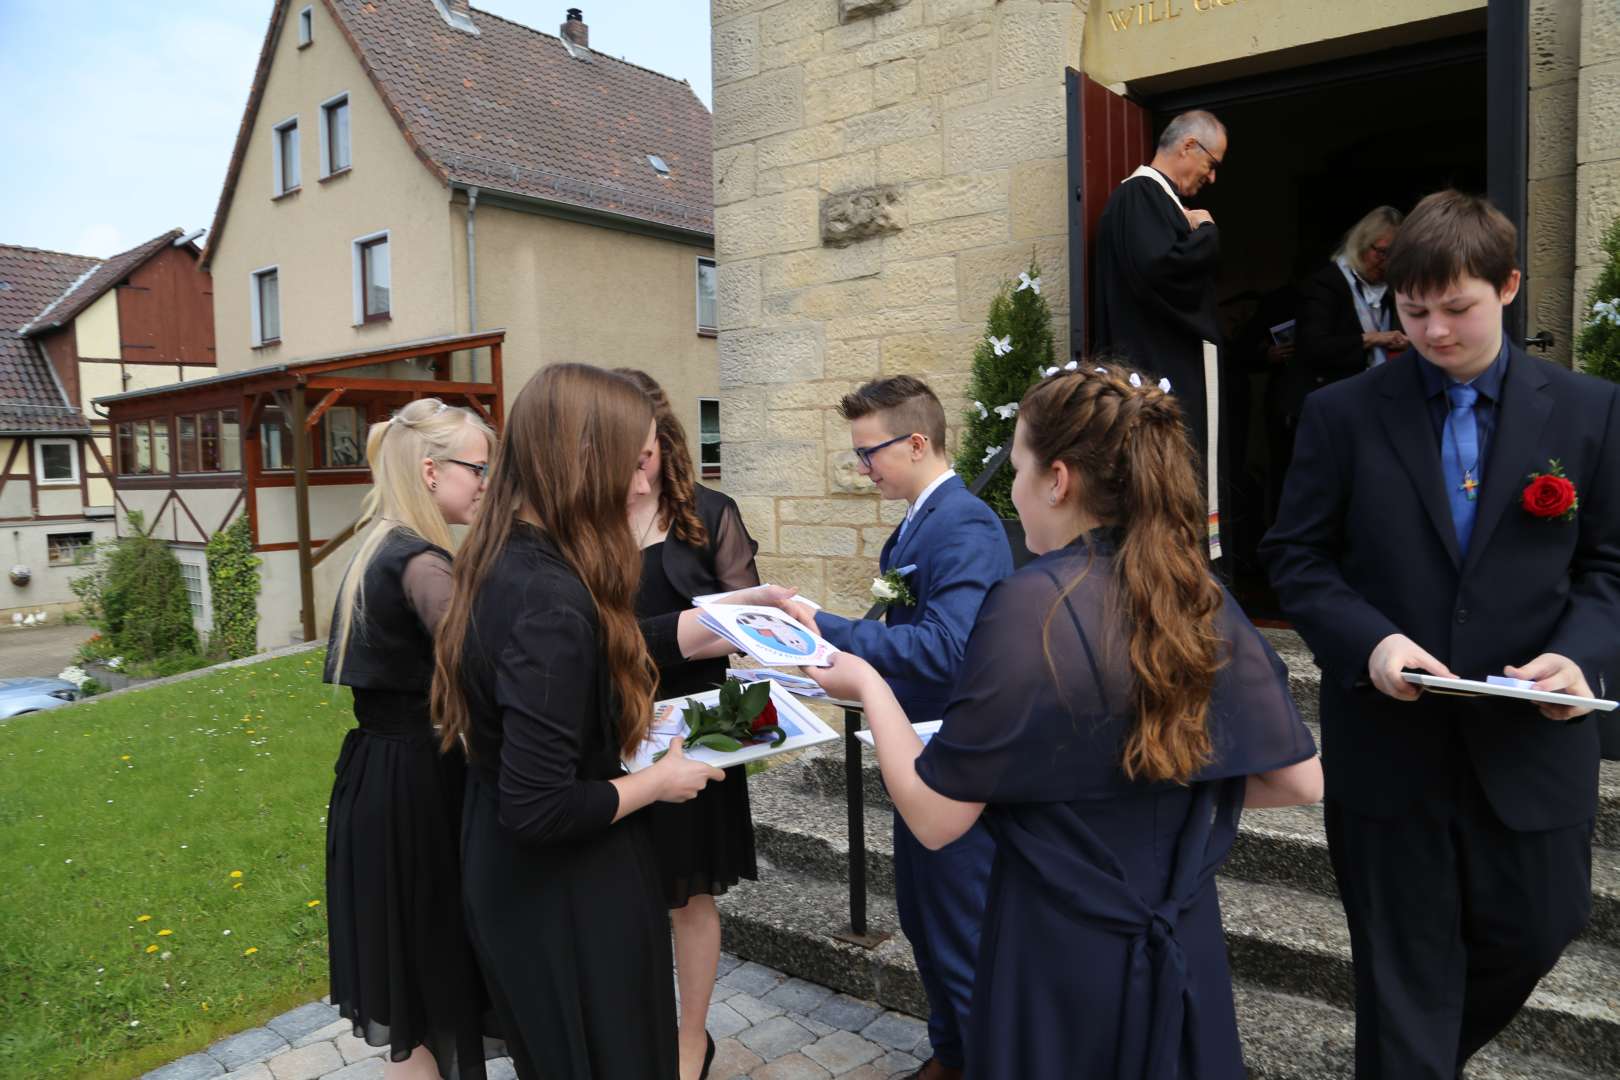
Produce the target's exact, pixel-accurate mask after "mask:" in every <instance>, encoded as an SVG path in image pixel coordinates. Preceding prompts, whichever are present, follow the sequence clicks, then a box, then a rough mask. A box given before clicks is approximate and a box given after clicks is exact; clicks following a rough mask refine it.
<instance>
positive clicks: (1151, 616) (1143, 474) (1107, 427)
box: [1018, 364, 1225, 783]
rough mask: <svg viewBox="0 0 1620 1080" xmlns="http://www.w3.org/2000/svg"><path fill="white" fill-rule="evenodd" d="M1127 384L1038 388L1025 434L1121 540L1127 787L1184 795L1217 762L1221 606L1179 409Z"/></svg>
mask: <svg viewBox="0 0 1620 1080" xmlns="http://www.w3.org/2000/svg"><path fill="white" fill-rule="evenodd" d="M1131 375H1132V373H1131V372H1129V371H1126V370H1125V369H1123V368H1120V367H1116V366H1113V365H1108V366H1106V367H1104V368H1102V369H1101V370H1097V369H1096V365H1092V364H1088V365H1087V366H1086V369H1085V370H1084V371H1081V372H1076V373H1074V374H1065V375H1057V376H1053V377H1051V378H1047V379H1043V380H1042V381H1040V382H1039V383H1036V384H1035V385H1034V386H1032V387H1031V388H1030V389H1029V391H1028V392H1027V393H1025V394H1024V399H1023V401H1022V402H1020V404H1019V409H1018V422H1019V426H1020V427H1021V428H1023V431H1024V439H1025V444H1026V445H1027V446H1028V448H1029V450H1030V451H1031V452H1032V454H1033V455H1034V458H1035V460H1036V461H1037V462H1038V463H1039V464H1040V465H1041V466H1042V467H1045V466H1047V465H1050V464H1052V463H1053V462H1057V461H1061V462H1063V463H1065V464H1066V465H1068V466H1069V468H1071V469H1073V470H1075V472H1076V473H1077V474H1078V477H1079V487H1080V498H1081V500H1082V503H1081V505H1082V509H1084V510H1086V511H1087V512H1088V513H1089V514H1090V515H1091V516H1093V517H1094V518H1096V519H1097V520H1098V521H1102V522H1106V523H1109V524H1113V525H1118V526H1120V527H1122V528H1123V530H1124V538H1123V539H1122V540H1121V541H1120V545H1119V553H1118V555H1117V556H1116V557H1115V560H1114V566H1115V576H1116V579H1117V583H1118V591H1119V597H1120V604H1121V608H1122V614H1123V615H1124V619H1125V623H1126V627H1127V629H1128V632H1129V652H1130V661H1131V669H1132V671H1133V673H1134V675H1135V679H1134V686H1133V690H1132V693H1133V695H1134V698H1135V702H1134V704H1135V706H1136V722H1135V725H1134V726H1133V727H1132V729H1131V732H1130V734H1129V735H1128V736H1127V737H1126V740H1125V748H1124V756H1123V761H1122V765H1123V767H1124V770H1125V775H1126V776H1128V777H1130V778H1131V779H1133V780H1135V779H1143V780H1149V781H1160V780H1174V781H1176V782H1178V783H1186V782H1187V781H1189V780H1190V779H1191V778H1192V777H1193V775H1194V774H1195V773H1197V772H1198V770H1199V769H1200V768H1202V767H1203V766H1204V765H1205V764H1206V763H1207V762H1208V761H1209V760H1210V756H1211V746H1210V738H1209V724H1208V714H1209V698H1210V692H1211V690H1212V688H1213V687H1214V684H1215V673H1216V672H1217V671H1219V670H1220V668H1221V665H1222V664H1223V663H1225V656H1224V652H1225V650H1224V646H1223V641H1222V638H1221V635H1220V633H1219V631H1218V629H1217V626H1216V619H1217V617H1218V615H1219V613H1220V609H1221V602H1222V594H1221V590H1220V587H1219V586H1218V585H1216V583H1215V579H1214V578H1213V577H1212V576H1211V575H1210V571H1209V565H1208V563H1207V562H1206V561H1205V554H1204V553H1205V545H1206V544H1207V542H1208V533H1207V524H1206V521H1207V519H1206V517H1205V508H1204V493H1203V487H1202V485H1201V484H1200V483H1199V480H1198V473H1197V470H1196V468H1195V466H1194V461H1195V457H1194V453H1193V448H1192V443H1191V441H1190V440H1189V439H1188V437H1187V432H1186V429H1185V427H1184V426H1183V424H1182V413H1181V407H1180V406H1179V405H1177V404H1176V400H1175V398H1173V397H1172V396H1171V395H1170V394H1169V393H1167V392H1165V391H1164V390H1161V389H1160V388H1159V387H1158V386H1157V385H1156V384H1155V381H1154V380H1151V379H1147V378H1145V377H1141V376H1138V377H1137V380H1138V383H1139V385H1134V386H1133V385H1132V383H1131ZM1084 576H1085V573H1084V571H1082V573H1081V575H1080V577H1079V578H1076V579H1075V580H1074V581H1072V582H1070V583H1069V585H1068V587H1067V588H1066V589H1065V590H1064V592H1063V593H1062V594H1061V595H1060V596H1059V598H1058V602H1057V603H1061V602H1062V600H1063V598H1064V597H1066V596H1067V595H1068V594H1069V592H1072V591H1073V589H1074V588H1075V587H1076V586H1077V585H1078V584H1079V583H1080V578H1083V577H1084ZM1057 603H1055V604H1054V605H1053V610H1052V612H1049V613H1048V614H1047V625H1048V626H1050V624H1051V620H1052V615H1053V614H1054V613H1055V612H1056V610H1057ZM1043 639H1044V633H1043Z"/></svg>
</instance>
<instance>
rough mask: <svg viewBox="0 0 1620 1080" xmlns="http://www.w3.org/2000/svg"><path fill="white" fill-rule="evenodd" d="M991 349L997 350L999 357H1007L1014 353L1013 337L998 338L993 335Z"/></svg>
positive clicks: (991, 336)
mask: <svg viewBox="0 0 1620 1080" xmlns="http://www.w3.org/2000/svg"><path fill="white" fill-rule="evenodd" d="M990 348H992V349H994V350H995V353H996V355H997V356H1006V355H1007V354H1008V353H1010V352H1012V335H1011V334H1008V335H1007V336H1006V337H999V338H998V337H996V335H994V334H991V335H990Z"/></svg>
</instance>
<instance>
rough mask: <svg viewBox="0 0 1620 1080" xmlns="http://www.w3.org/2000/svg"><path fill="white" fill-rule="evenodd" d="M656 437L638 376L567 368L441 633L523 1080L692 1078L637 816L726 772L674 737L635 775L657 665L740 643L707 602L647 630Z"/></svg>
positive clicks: (523, 408) (539, 394)
mask: <svg viewBox="0 0 1620 1080" xmlns="http://www.w3.org/2000/svg"><path fill="white" fill-rule="evenodd" d="M655 441H656V437H655V431H654V425H653V417H652V406H651V404H650V403H649V402H648V401H647V397H646V395H645V394H643V393H642V392H641V391H640V389H638V388H637V387H636V385H635V384H634V383H632V382H630V381H629V380H628V379H626V378H624V377H623V376H620V375H616V374H614V373H612V372H609V371H604V370H602V369H600V368H595V367H590V366H588V365H584V364H555V365H552V366H550V367H547V368H544V369H542V370H541V371H540V373H539V374H537V375H536V376H535V377H534V378H533V379H531V380H530V381H529V382H528V384H527V385H526V386H524V388H523V390H522V391H521V392H520V393H519V394H518V396H517V399H516V400H515V401H514V402H513V403H512V409H511V413H510V415H509V417H508V422H507V429H506V432H505V438H504V439H503V441H502V443H501V446H500V449H499V450H498V451H497V453H496V456H495V463H494V467H493V468H492V469H491V470H490V476H489V489H488V491H487V492H486V494H485V496H484V504H485V505H484V508H483V511H482V513H481V514H480V515H479V518H478V521H477V522H476V523H475V524H474V525H473V528H472V531H471V532H470V533H469V534H468V536H467V539H466V542H465V543H464V544H463V545H462V548H461V552H460V554H459V555H458V556H457V558H456V564H455V587H454V591H453V594H452V597H451V601H450V608H449V611H448V612H447V614H446V615H445V623H444V625H445V630H444V632H443V633H442V634H441V635H440V637H439V640H438V645H437V655H436V665H435V670H434V680H433V712H434V718H435V720H436V721H437V722H438V723H439V724H440V726H441V729H442V731H443V738H444V745H445V746H446V747H450V748H453V747H455V746H458V745H462V744H463V743H464V744H465V745H466V747H467V749H468V757H469V769H468V784H467V788H468V791H467V801H466V810H465V820H464V823H463V827H462V874H463V882H462V893H463V896H464V897H465V900H466V905H467V917H468V927H469V930H470V932H471V934H472V938H473V944H474V947H475V948H476V950H477V953H478V958H479V960H480V962H481V963H482V965H483V970H484V975H485V978H486V980H487V981H488V984H489V988H490V992H491V995H492V996H493V998H494V1004H495V1009H496V1015H497V1016H498V1017H499V1019H500V1023H501V1031H502V1034H503V1035H504V1036H505V1038H506V1041H507V1046H508V1047H509V1048H510V1050H511V1052H512V1058H513V1061H514V1063H515V1064H516V1066H517V1070H518V1075H519V1076H520V1077H525V1078H528V1077H539V1076H542V1075H544V1076H545V1077H547V1078H548V1080H549V1078H568V1080H589V1078H593V1077H599V1078H603V1080H606V1078H610V1077H611V1078H613V1080H620V1078H623V1080H676V1078H677V1076H678V1072H677V1065H676V1049H675V997H674V994H673V992H672V988H671V986H670V966H671V957H670V950H669V921H668V916H667V915H666V909H665V904H664V891H663V888H662V887H661V883H660V882H659V879H658V866H657V862H656V860H655V859H654V856H653V852H652V847H651V844H650V842H649V837H648V835H647V831H646V824H647V823H646V815H644V814H637V813H635V811H637V810H639V809H641V808H643V807H645V806H649V805H651V804H652V803H654V802H658V801H670V802H681V801H686V800H689V799H691V798H693V797H694V796H695V795H697V793H698V792H699V791H700V790H702V788H703V786H704V785H705V784H708V783H710V782H723V781H724V780H725V774H724V773H722V772H720V771H719V770H718V769H714V768H711V767H710V766H708V765H704V764H702V763H701V762H697V761H694V760H692V759H690V758H687V757H686V756H685V755H684V754H682V752H681V749H680V741H679V740H676V742H675V743H674V744H672V747H671V749H670V752H669V753H668V754H667V755H666V756H665V757H664V758H663V759H662V760H660V761H659V762H658V763H656V764H654V765H652V766H650V767H648V768H646V769H644V770H642V771H641V772H638V773H634V774H630V775H627V774H625V772H624V771H623V769H622V767H621V766H620V761H621V759H622V758H624V757H626V756H628V755H629V754H630V753H631V752H633V751H634V750H635V749H636V748H637V747H639V746H640V745H641V743H642V741H643V740H644V739H645V737H646V733H647V729H648V727H649V726H650V725H651V722H652V707H651V706H652V702H653V688H654V686H655V685H656V678H657V669H656V667H655V666H654V664H655V662H662V663H665V664H670V663H675V662H677V661H679V660H681V659H682V658H686V659H696V658H699V657H704V656H723V655H724V654H725V653H726V651H727V648H728V646H727V645H726V643H725V642H724V640H723V639H721V638H719V637H717V636H716V635H714V634H711V633H710V632H709V631H707V630H705V629H703V627H702V626H701V625H700V624H699V623H698V621H697V612H695V611H692V610H687V611H683V612H671V613H669V614H666V615H662V616H658V617H656V618H653V619H647V620H642V621H640V622H639V623H638V621H637V619H636V615H635V607H634V597H635V589H636V582H637V579H638V577H639V574H638V571H639V568H640V553H639V552H638V551H637V550H636V541H635V537H634V536H632V535H631V534H630V526H629V522H628V520H627V518H626V508H627V505H628V503H629V500H630V499H631V498H632V497H633V496H635V495H637V494H642V495H644V494H646V492H647V489H648V487H647V479H646V474H645V473H644V472H643V471H642V469H641V465H642V463H643V462H644V461H645V460H646V459H647V458H648V457H649V456H650V455H651V454H652V452H653V446H654V444H655ZM785 595H786V594H785V591H782V590H775V591H773V590H768V589H759V590H755V591H751V592H750V593H749V594H748V595H747V600H748V602H753V603H779V602H780V601H781V599H782V598H783V597H784V596H785ZM542 1067H543V1070H544V1071H543V1072H542Z"/></svg>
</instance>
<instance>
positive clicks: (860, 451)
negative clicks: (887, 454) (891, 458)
mask: <svg viewBox="0 0 1620 1080" xmlns="http://www.w3.org/2000/svg"><path fill="white" fill-rule="evenodd" d="M911 434H914V433H908V434H905V435H896V436H895V437H894V438H892V439H889V440H887V441H885V442H880V443H878V444H877V445H876V446H857V447H856V448H855V456H856V457H857V458H859V459H860V462H861V464H862V465H865V466H866V467H867V468H868V469H870V468H871V467H872V455H873V454H875V453H877V452H878V451H879V450H882V449H883V448H884V447H885V446H893V445H894V444H895V443H897V442H905V441H906V440H907V439H909V438H911ZM922 438H924V439H926V438H928V436H926V435H924V436H922Z"/></svg>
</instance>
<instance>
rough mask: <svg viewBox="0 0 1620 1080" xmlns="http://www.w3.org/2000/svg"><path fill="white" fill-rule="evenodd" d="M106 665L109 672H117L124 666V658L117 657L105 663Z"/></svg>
mask: <svg viewBox="0 0 1620 1080" xmlns="http://www.w3.org/2000/svg"><path fill="white" fill-rule="evenodd" d="M104 663H105V664H106V666H107V669H108V670H109V671H117V670H118V669H120V668H122V667H123V666H124V658H123V657H122V656H115V657H113V658H112V659H111V660H107V661H104Z"/></svg>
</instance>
